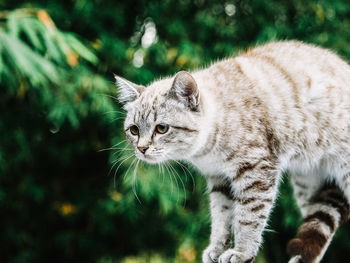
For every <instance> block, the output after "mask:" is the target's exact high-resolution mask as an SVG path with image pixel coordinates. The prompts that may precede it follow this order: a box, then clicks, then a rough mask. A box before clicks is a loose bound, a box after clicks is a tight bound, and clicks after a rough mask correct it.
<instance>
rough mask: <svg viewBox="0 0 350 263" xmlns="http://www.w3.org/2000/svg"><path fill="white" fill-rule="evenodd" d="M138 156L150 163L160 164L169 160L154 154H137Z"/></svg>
mask: <svg viewBox="0 0 350 263" xmlns="http://www.w3.org/2000/svg"><path fill="white" fill-rule="evenodd" d="M137 158H138V159H140V160H142V161H145V162H146V163H149V164H158V163H163V162H165V161H167V160H165V159H164V158H155V157H152V156H137Z"/></svg>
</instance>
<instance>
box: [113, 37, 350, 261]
mask: <svg viewBox="0 0 350 263" xmlns="http://www.w3.org/2000/svg"><path fill="white" fill-rule="evenodd" d="M115 78H116V83H117V86H118V87H119V90H118V93H119V101H120V102H121V103H122V104H123V107H124V109H125V110H126V111H127V114H126V119H125V124H124V125H125V126H124V127H125V134H126V137H127V139H128V141H129V142H130V144H131V145H132V146H134V147H135V155H136V157H137V158H139V159H141V160H143V161H146V162H148V163H153V164H154V163H161V162H165V161H168V160H185V161H187V162H189V163H191V164H193V165H194V166H195V167H196V168H198V170H199V171H200V172H201V173H202V174H203V175H204V176H205V178H206V179H207V183H208V190H209V193H210V210H211V236H210V244H209V246H208V247H207V248H206V249H205V250H204V252H203V255H202V260H203V262H204V263H211V262H220V263H243V262H245V263H248V262H253V261H254V258H255V257H256V256H257V253H258V250H259V247H260V246H261V244H262V232H263V230H264V228H265V226H266V223H267V220H268V217H269V214H270V212H271V210H272V207H273V204H274V201H275V199H276V195H277V192H278V183H279V182H280V180H281V175H282V173H283V172H288V173H289V174H290V178H291V182H292V185H293V188H294V195H295V198H296V201H297V204H298V206H299V207H300V210H301V214H302V217H303V223H302V225H301V226H300V228H299V231H298V233H297V235H296V237H295V238H294V239H292V240H291V241H290V242H289V244H288V246H287V251H288V253H289V255H290V256H291V259H290V261H289V263H296V262H304V263H311V262H312V263H315V262H320V260H321V259H322V257H323V255H324V253H325V251H326V249H327V247H328V245H329V243H330V241H331V239H332V236H333V235H334V233H335V231H336V229H337V228H339V226H340V225H341V224H342V223H344V222H345V221H346V220H347V219H348V217H349V214H350V206H349V203H350V176H349V175H350V66H349V65H348V64H347V63H346V62H344V61H343V60H342V59H340V58H339V57H338V56H337V55H336V54H334V53H332V52H331V51H329V50H326V49H322V48H319V47H316V46H314V45H311V44H305V43H302V42H298V41H281V42H271V43H267V44H265V45H262V46H257V47H255V48H252V49H250V50H248V51H246V52H244V53H241V54H239V55H238V56H236V57H233V58H228V59H224V60H222V61H219V62H217V63H214V64H212V65H211V66H209V67H208V68H205V69H202V70H198V71H194V72H192V73H190V72H187V71H180V72H178V73H177V74H176V75H175V76H174V77H169V78H164V79H161V80H158V81H155V82H154V83H151V84H150V85H149V86H148V87H147V88H146V87H144V86H142V85H137V84H134V83H132V82H130V81H128V80H126V79H123V78H121V77H118V76H115ZM232 234H233V236H234V245H233V244H232V240H231V237H232ZM232 246H233V247H232Z"/></svg>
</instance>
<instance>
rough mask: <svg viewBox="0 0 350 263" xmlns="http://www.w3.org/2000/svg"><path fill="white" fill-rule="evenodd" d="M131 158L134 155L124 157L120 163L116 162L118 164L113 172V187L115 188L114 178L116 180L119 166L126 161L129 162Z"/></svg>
mask: <svg viewBox="0 0 350 263" xmlns="http://www.w3.org/2000/svg"><path fill="white" fill-rule="evenodd" d="M133 156H135V155H134V154H130V155H128V156H127V157H124V158H123V159H122V161H118V162H120V163H119V165H118V167H117V169H116V170H115V172H114V177H113V178H114V187H115V178H116V175H117V172H118V170H119V168H120V166H121V165H122V164H123V163H124V162H126V161H127V160H129V159H130V158H131V157H133ZM118 162H116V163H118ZM113 167H114V165H113Z"/></svg>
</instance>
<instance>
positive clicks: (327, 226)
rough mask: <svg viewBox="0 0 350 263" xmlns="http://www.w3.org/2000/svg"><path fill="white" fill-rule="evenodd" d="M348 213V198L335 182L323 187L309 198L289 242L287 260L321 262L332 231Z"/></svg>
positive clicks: (349, 207) (293, 261) (305, 262)
mask: <svg viewBox="0 0 350 263" xmlns="http://www.w3.org/2000/svg"><path fill="white" fill-rule="evenodd" d="M349 213H350V206H349V202H348V200H347V199H346V198H345V196H344V194H343V192H342V191H341V190H340V189H339V188H338V187H337V186H335V185H331V186H330V185H327V186H325V187H324V188H322V189H321V190H320V191H319V192H318V193H317V194H316V195H315V196H314V197H313V198H312V200H310V202H309V204H308V207H307V214H306V217H305V218H304V220H303V223H302V225H301V226H300V228H299V231H298V234H297V236H296V238H294V239H292V240H291V241H290V242H289V244H288V247H287V252H288V254H289V255H290V256H292V258H291V260H290V261H289V263H318V262H320V261H321V259H322V257H323V255H324V253H325V252H326V249H327V247H328V245H329V243H330V242H331V240H332V237H333V235H334V233H335V231H336V230H337V228H338V227H339V226H340V225H341V224H342V223H344V222H345V221H346V220H347V219H348V217H349Z"/></svg>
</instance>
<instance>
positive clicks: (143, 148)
mask: <svg viewBox="0 0 350 263" xmlns="http://www.w3.org/2000/svg"><path fill="white" fill-rule="evenodd" d="M137 149H139V150H140V152H142V153H145V152H146V151H147V149H148V147H137Z"/></svg>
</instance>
